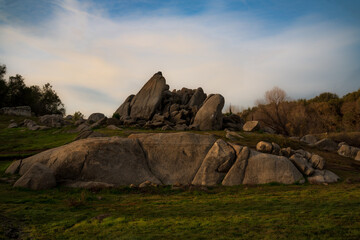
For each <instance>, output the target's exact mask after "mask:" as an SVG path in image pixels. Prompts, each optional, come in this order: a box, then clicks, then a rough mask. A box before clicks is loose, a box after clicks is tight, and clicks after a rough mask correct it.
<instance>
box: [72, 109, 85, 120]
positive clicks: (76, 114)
mask: <svg viewBox="0 0 360 240" xmlns="http://www.w3.org/2000/svg"><path fill="white" fill-rule="evenodd" d="M83 118H84V114H82V113H81V112H80V111H77V112H75V113H74V115H73V120H74V121H77V120H80V119H83Z"/></svg>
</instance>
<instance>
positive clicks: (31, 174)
mask: <svg viewBox="0 0 360 240" xmlns="http://www.w3.org/2000/svg"><path fill="white" fill-rule="evenodd" d="M55 186H56V180H55V176H54V173H53V171H52V170H51V169H49V168H48V167H46V166H45V165H43V164H41V163H35V164H33V165H32V166H31V168H30V169H29V170H28V171H27V172H26V173H25V174H24V175H23V176H22V177H21V178H19V179H18V180H17V181H16V183H15V184H14V187H24V188H30V189H33V190H42V189H49V188H53V187H55Z"/></svg>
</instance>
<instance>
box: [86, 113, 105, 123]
mask: <svg viewBox="0 0 360 240" xmlns="http://www.w3.org/2000/svg"><path fill="white" fill-rule="evenodd" d="M103 118H105V115H104V114H103V113H92V114H91V115H90V116H89V118H88V120H87V122H88V123H90V124H92V123H96V122H97V121H99V120H101V119H103Z"/></svg>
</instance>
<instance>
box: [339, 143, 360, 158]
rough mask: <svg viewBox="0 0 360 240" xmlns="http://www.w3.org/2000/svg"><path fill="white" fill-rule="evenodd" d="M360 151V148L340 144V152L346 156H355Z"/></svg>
mask: <svg viewBox="0 0 360 240" xmlns="http://www.w3.org/2000/svg"><path fill="white" fill-rule="evenodd" d="M359 151H360V149H359V148H357V147H352V146H349V145H345V144H343V145H341V146H340V148H339V150H338V154H339V155H341V156H344V157H349V158H355V157H356V155H357V154H358V152H359Z"/></svg>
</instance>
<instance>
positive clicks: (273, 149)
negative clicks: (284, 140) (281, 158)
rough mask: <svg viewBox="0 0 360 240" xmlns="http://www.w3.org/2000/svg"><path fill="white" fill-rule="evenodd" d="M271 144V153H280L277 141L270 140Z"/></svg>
mask: <svg viewBox="0 0 360 240" xmlns="http://www.w3.org/2000/svg"><path fill="white" fill-rule="evenodd" d="M271 145H272V152H271V153H272V154H274V155H280V150H281V148H280V146H279V145H278V144H277V143H274V142H272V143H271Z"/></svg>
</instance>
